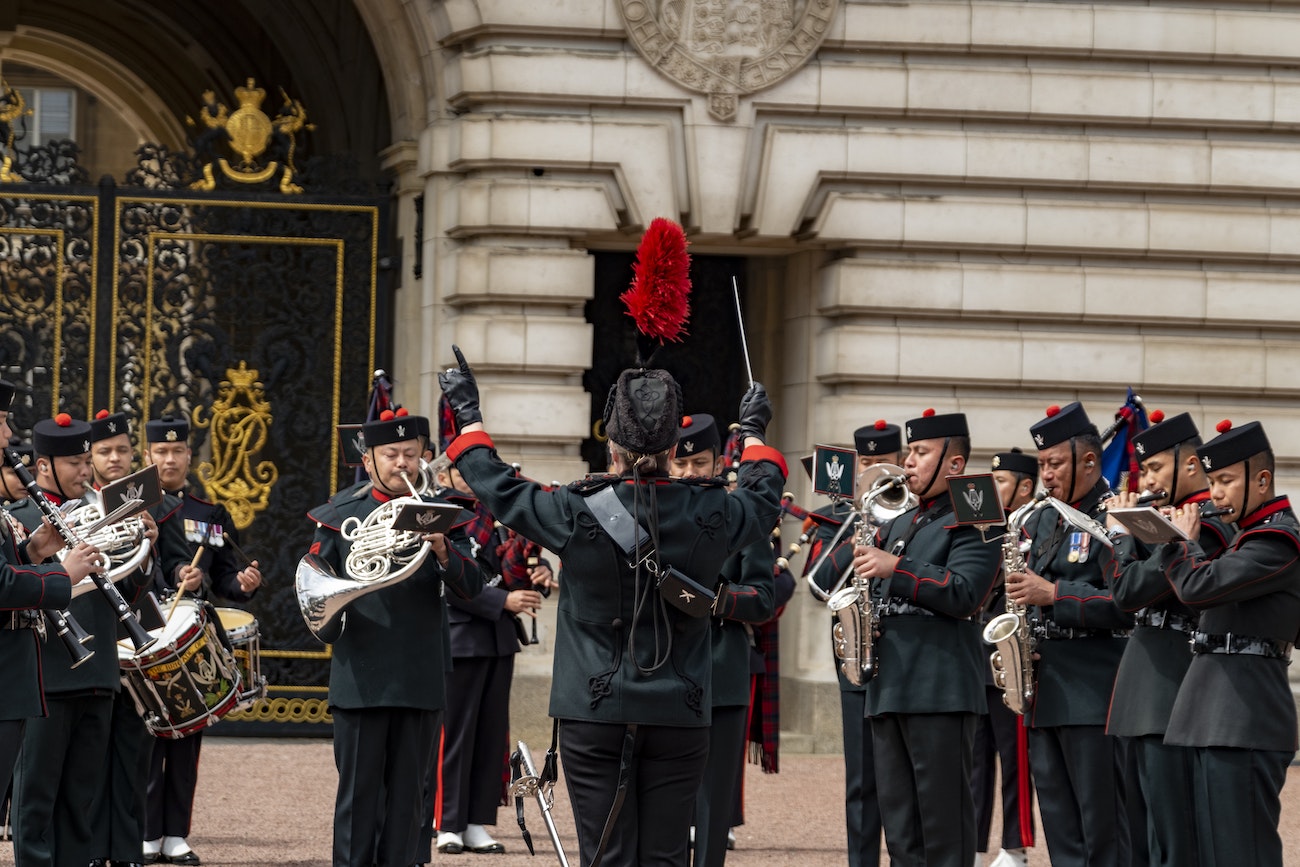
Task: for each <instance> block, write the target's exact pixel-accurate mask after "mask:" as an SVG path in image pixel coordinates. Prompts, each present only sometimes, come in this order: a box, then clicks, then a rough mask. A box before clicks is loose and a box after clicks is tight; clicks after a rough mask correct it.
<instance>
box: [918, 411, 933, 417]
mask: <svg viewBox="0 0 1300 867" xmlns="http://www.w3.org/2000/svg"><path fill="white" fill-rule="evenodd" d="M933 417H934V410H933V409H927V410H926V411H925V412H923V413H921V418H933Z"/></svg>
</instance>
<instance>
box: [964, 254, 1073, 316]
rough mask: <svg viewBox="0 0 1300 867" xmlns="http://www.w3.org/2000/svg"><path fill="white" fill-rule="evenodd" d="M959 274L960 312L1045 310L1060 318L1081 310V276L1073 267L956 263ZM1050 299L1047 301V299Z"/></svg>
mask: <svg viewBox="0 0 1300 867" xmlns="http://www.w3.org/2000/svg"><path fill="white" fill-rule="evenodd" d="M957 267H959V268H960V269H961V273H962V311H963V312H965V313H974V314H976V315H980V316H987V315H990V314H1001V315H1004V316H1010V317H1019V316H1030V317H1034V316H1038V315H1042V314H1043V313H1046V312H1048V310H1047V309H1045V308H1050V312H1051V313H1052V315H1053V316H1056V317H1060V318H1063V319H1077V318H1079V317H1080V316H1081V315H1082V313H1083V303H1084V301H1083V297H1084V290H1083V275H1082V274H1080V273H1079V270H1078V269H1077V268H1065V267H1060V268H1053V267H1048V266H1041V265H1021V266H1019V267H1015V268H999V267H996V266H987V265H974V264H971V265H965V266H960V265H959V266H957ZM1049 299H1050V300H1049Z"/></svg>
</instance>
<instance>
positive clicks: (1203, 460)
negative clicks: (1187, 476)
mask: <svg viewBox="0 0 1300 867" xmlns="http://www.w3.org/2000/svg"><path fill="white" fill-rule="evenodd" d="M1201 463H1203V464H1205V468H1206V469H1207V470H1208V469H1210V456H1209V455H1206V456H1205V457H1203V458H1201Z"/></svg>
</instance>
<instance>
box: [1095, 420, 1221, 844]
mask: <svg viewBox="0 0 1300 867" xmlns="http://www.w3.org/2000/svg"><path fill="white" fill-rule="evenodd" d="M1199 438H1200V432H1199V430H1197V429H1196V425H1195V424H1193V422H1192V420H1191V416H1190V415H1188V413H1186V412H1184V413H1179V415H1177V416H1173V417H1170V419H1166V420H1162V421H1160V422H1158V424H1154V425H1153V426H1152V428H1148V429H1147V430H1144V432H1141V433H1139V434H1136V435H1135V437H1134V451H1135V454H1136V455H1138V456H1139V459H1141V460H1145V459H1149V458H1154V456H1157V455H1161V454H1167V455H1169V458H1170V463H1171V464H1173V465H1174V467H1175V468H1177V471H1175V476H1174V484H1173V487H1174V490H1170V491H1167V493H1166V497H1171V498H1174V499H1175V500H1177V502H1174V506H1175V507H1177V508H1195V510H1200V508H1201V507H1203V506H1204V504H1206V503H1208V500H1209V491H1208V490H1201V491H1180V490H1178V481H1179V477H1180V476H1179V473H1180V472H1182V467H1180V464H1182V459H1183V458H1188V456H1195V445H1193V443H1195V442H1200V439H1199ZM1112 536H1113V537H1114V538H1115V564H1117V567H1118V568H1117V571H1115V575H1114V576H1113V577H1112V580H1110V589H1112V593H1113V594H1114V599H1115V604H1117V606H1119V608H1121V610H1123V611H1127V612H1130V614H1132V615H1134V616H1135V617H1136V624H1138V625H1136V627H1135V628H1134V632H1132V634H1131V636H1130V638H1128V643H1127V647H1126V649H1125V655H1123V659H1121V662H1119V672H1118V675H1117V676H1115V688H1114V695H1113V697H1112V699H1110V715H1109V718H1108V721H1106V733H1108V734H1113V736H1117V737H1122V738H1125V740H1126V742H1127V745H1128V768H1127V770H1128V773H1127V797H1128V801H1130V803H1128V807H1130V809H1128V818H1130V823H1131V828H1130V831H1131V837H1132V845H1134V850H1135V851H1140V850H1141V849H1143V842H1144V841H1143V840H1141V838H1140V837H1139V836H1140V835H1144V837H1145V851H1147V863H1149V864H1161V866H1167V867H1183V866H1188V867H1193V866H1195V864H1196V831H1195V822H1193V816H1192V764H1193V754H1192V751H1191V750H1188V749H1186V747H1179V746H1167V745H1165V729H1166V728H1167V725H1169V715H1170V712H1171V711H1173V708H1174V699H1175V698H1177V695H1178V688H1179V685H1180V684H1182V682H1183V676H1184V675H1186V673H1187V667H1188V666H1190V664H1191V662H1192V651H1191V637H1192V633H1193V632H1195V630H1196V612H1195V611H1192V610H1191V608H1190V607H1187V606H1184V604H1183V603H1182V602H1180V601H1179V599H1178V597H1177V594H1175V593H1174V588H1173V586H1171V585H1170V584H1169V581H1167V580H1166V577H1165V573H1164V571H1162V568H1161V564H1160V558H1157V556H1154V550H1153V549H1152V547H1151V546H1147V545H1144V543H1141V542H1139V541H1136V539H1135V538H1134V537H1132V536H1128V534H1119V536H1117V534H1115V532H1114V530H1113V532H1112ZM1232 536H1234V530H1232V529H1231V528H1229V526H1227V525H1225V524H1223V521H1221V520H1219V519H1217V517H1206V519H1203V520H1201V533H1200V541H1201V547H1203V550H1204V551H1205V554H1206V555H1208V556H1209V558H1210V559H1213V558H1216V556H1218V555H1219V554H1221V552H1223V551H1225V550H1226V549H1227V545H1229V539H1231V538H1232Z"/></svg>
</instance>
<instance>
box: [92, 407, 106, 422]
mask: <svg viewBox="0 0 1300 867" xmlns="http://www.w3.org/2000/svg"><path fill="white" fill-rule="evenodd" d="M101 418H108V410H106V409H101V410H100V411H99V412H97V413H95V419H96V420H98V419H101Z"/></svg>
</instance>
